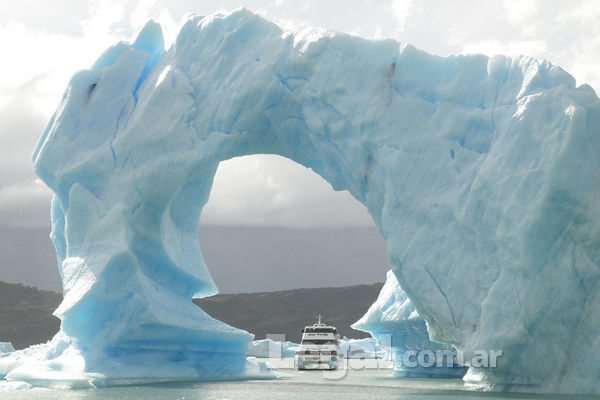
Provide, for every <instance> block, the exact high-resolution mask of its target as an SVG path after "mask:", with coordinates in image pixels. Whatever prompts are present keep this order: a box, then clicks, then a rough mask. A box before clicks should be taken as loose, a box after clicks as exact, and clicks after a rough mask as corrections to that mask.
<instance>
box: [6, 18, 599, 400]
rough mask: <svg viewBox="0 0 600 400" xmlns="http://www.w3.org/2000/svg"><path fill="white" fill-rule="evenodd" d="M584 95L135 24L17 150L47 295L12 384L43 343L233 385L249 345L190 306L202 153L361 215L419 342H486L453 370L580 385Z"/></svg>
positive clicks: (591, 137)
mask: <svg viewBox="0 0 600 400" xmlns="http://www.w3.org/2000/svg"><path fill="white" fill-rule="evenodd" d="M599 106H600V103H599V102H598V98H597V97H596V95H595V93H594V92H593V90H592V89H591V88H590V87H589V86H586V85H583V86H580V87H576V86H575V80H574V79H573V78H572V77H571V76H570V75H569V74H568V73H566V72H565V71H563V70H562V69H560V68H558V67H556V66H554V65H552V64H550V63H548V62H546V61H544V60H539V59H533V58H529V57H516V58H507V57H503V56H495V57H493V58H491V59H490V58H487V57H485V56H482V55H469V56H456V57H436V56H432V55H429V54H427V53H424V52H422V51H419V50H417V49H415V48H414V47H412V46H410V45H406V44H399V43H397V42H395V41H392V40H384V41H369V40H364V39H361V38H357V37H351V36H348V35H343V34H333V33H323V32H322V31H319V30H314V31H310V32H305V33H304V34H303V35H300V36H298V37H297V38H296V35H295V34H291V33H284V32H283V31H282V30H281V29H280V28H279V27H277V26H276V25H274V24H272V23H269V22H267V21H265V20H263V19H261V18H260V17H258V16H256V15H254V14H252V13H250V12H248V11H246V10H240V11H236V12H234V13H232V14H229V15H226V16H223V15H215V16H211V17H209V18H202V17H195V18H193V19H191V20H189V21H188V22H187V23H186V24H185V26H184V27H183V28H182V29H181V32H180V33H179V36H178V38H177V39H176V42H175V43H174V45H173V46H172V47H171V48H170V49H169V50H168V51H166V52H165V51H164V49H163V43H162V35H161V33H160V28H159V27H158V25H157V24H155V23H149V24H148V25H147V26H146V27H145V28H144V30H143V31H142V33H141V34H140V36H139V38H138V39H137V40H136V42H135V43H133V44H126V43H121V44H118V45H116V46H114V47H113V48H111V49H109V50H107V51H106V52H105V53H104V54H103V55H102V56H101V57H100V59H99V60H98V61H97V62H96V64H94V66H93V67H92V68H91V69H89V70H85V71H81V72H78V73H77V74H75V76H74V77H73V78H72V80H71V82H70V84H69V87H68V89H67V91H66V93H65V97H64V99H63V101H62V103H61V105H60V106H59V108H58V110H57V112H56V113H55V115H54V117H53V118H52V120H51V121H50V123H49V125H48V128H47V129H46V131H45V132H44V133H43V135H42V137H41V139H40V142H39V145H38V147H37V149H36V150H35V153H34V164H35V170H36V172H37V173H38V175H39V176H40V177H41V178H42V179H43V180H44V181H45V182H46V183H47V184H48V186H50V188H52V190H53V191H54V192H55V197H54V200H53V202H52V222H53V231H52V239H53V241H54V244H55V246H56V250H57V254H58V259H59V268H60V271H61V274H62V277H63V284H64V291H65V298H64V301H63V303H62V304H61V306H60V307H59V309H58V310H57V315H58V316H59V317H60V318H61V319H62V327H61V329H62V331H61V334H60V335H59V337H57V338H55V340H54V341H53V342H52V343H51V344H49V345H47V346H48V349H49V350H48V351H47V352H46V353H44V354H45V355H44V357H42V356H40V357H37V356H36V357H37V358H35V357H34V358H32V359H30V361H31V363H30V366H31V368H29V369H28V371H29V372H28V374H29V375H28V376H25V377H24V376H23V374H20V375H19V378H27V379H29V380H30V381H32V382H35V379H36V368H35V365H39V366H40V371H42V370H44V368H53V367H57V370H60V368H59V367H60V366H61V365H62V364H60V363H57V364H51V365H46V364H45V363H46V361H48V360H51V359H52V358H57V357H60V355H61V354H62V355H65V354H66V355H69V354H75V355H76V357H75V356H74V357H75V358H78V357H80V358H81V359H82V360H84V361H85V363H84V364H83V366H82V367H81V368H80V369H79V370H78V372H77V373H75V372H73V374H75V375H76V376H77V377H80V378H82V379H88V380H90V381H93V382H94V384H111V383H119V382H121V381H122V380H123V379H125V378H127V379H130V381H136V379H137V380H140V381H149V380H152V379H155V380H161V379H163V380H173V379H178V378H182V377H184V378H185V379H192V378H197V379H215V378H221V377H225V376H247V373H248V371H249V370H252V368H254V367H253V366H252V365H251V364H250V363H248V362H246V360H245V357H244V353H245V351H246V349H247V346H248V343H249V342H250V341H251V340H252V335H250V334H248V333H246V332H244V331H240V330H238V329H235V328H232V327H230V326H227V325H226V324H223V323H221V322H219V321H216V320H214V319H212V318H210V317H209V316H208V315H206V314H205V313H204V312H202V311H201V310H199V309H197V308H196V307H195V306H193V305H192V303H191V302H190V299H191V298H192V297H193V296H200V297H201V296H208V295H210V294H213V293H215V292H216V288H215V285H214V283H213V281H212V279H211V277H210V273H209V272H208V270H207V268H206V265H205V264H204V262H203V260H202V255H201V252H200V249H199V247H198V240H197V229H198V220H199V215H200V212H201V210H202V207H203V205H204V204H205V203H206V201H207V198H208V196H209V192H210V188H211V184H212V179H213V176H214V174H215V171H216V168H217V166H218V164H219V162H220V161H222V160H226V159H229V158H232V157H236V156H242V155H248V154H257V153H271V154H278V155H281V156H284V157H288V158H290V159H292V160H294V161H296V162H298V163H300V164H302V165H304V166H307V167H310V168H312V169H313V170H314V171H315V172H316V173H318V174H320V175H321V176H322V177H323V178H325V179H326V180H327V181H328V182H329V183H331V185H332V186H333V187H334V189H336V190H348V191H349V192H350V193H351V194H352V195H353V196H354V197H355V198H356V199H357V200H358V201H360V202H362V203H363V204H364V205H365V206H366V207H367V208H368V209H369V211H370V213H371V215H372V216H373V219H374V221H375V223H376V224H377V226H378V228H379V230H380V232H381V234H382V236H383V237H384V238H385V239H386V240H387V243H388V251H389V257H390V261H391V265H392V269H393V271H394V274H395V276H396V277H397V278H398V282H399V284H400V285H401V287H402V289H403V290H404V292H405V293H406V294H407V296H408V297H409V298H410V300H411V302H412V304H413V305H414V307H415V309H416V310H417V311H418V313H419V314H420V315H421V316H422V317H423V318H424V320H425V321H426V322H427V325H428V328H429V334H430V335H431V339H432V340H434V341H436V342H444V343H447V344H452V345H453V346H455V347H456V348H457V349H459V350H462V351H463V352H464V353H465V357H467V358H468V357H469V354H470V353H472V352H473V351H475V350H477V349H502V350H503V351H504V355H503V357H502V358H501V359H500V364H499V366H498V368H496V369H493V370H491V369H490V370H482V371H479V372H478V373H477V374H469V375H468V376H470V379H479V380H480V381H481V382H484V383H487V384H489V385H490V386H491V387H493V388H495V389H502V388H506V389H512V390H532V391H549V392H594V393H598V392H600V383H599V382H600V370H598V368H596V361H597V360H596V356H595V354H597V352H598V350H600V321H599V311H600V304H599V302H600V298H599V295H598V293H599V291H598V287H597V284H598V277H599V272H600V270H599V268H598V261H599V256H600V246H598V243H599V238H600V224H599V223H598V222H599V212H598V199H599V198H600V193H599V190H598V188H599V185H598V180H599V179H600V174H599V173H598V171H599V168H598V167H599V165H598V162H599V160H600V158H599V157H598V150H597V149H598V148H600V146H599V144H600V143H598V141H599V138H600V136H599V132H598V131H599V126H600V120H599V115H600V114H599V112H600V111H599ZM340 273H343V271H340ZM63 344H64V346H63ZM50 349H55V350H56V351H54V350H53V351H50ZM67 349H70V350H68V351H67ZM69 351H72V353H69ZM36 354H37V353H36ZM19 357H20V359H21V360H24V359H25V358H27V357H26V356H25V353H24V352H15V353H12V354H11V355H10V356H8V357H4V358H1V359H0V374H2V375H6V376H7V378H11V374H13V375H18V374H17V373H16V372H15V370H16V369H18V366H17V367H15V365H16V364H15V363H12V364H11V362H12V361H14V360H16V359H17V358H19ZM6 360H12V361H9V362H7V361H6ZM35 360H38V361H36V362H37V363H38V364H35V362H34V361H35ZM23 362H24V361H23ZM157 365H160V366H161V368H156V366H157ZM114 366H119V367H118V368H114ZM162 367H164V368H162ZM73 368H74V367H73ZM40 374H41V375H44V374H43V373H40ZM53 376H54V377H55V379H57V380H60V377H59V375H53ZM28 377H29V378H28ZM15 379H16V377H15Z"/></svg>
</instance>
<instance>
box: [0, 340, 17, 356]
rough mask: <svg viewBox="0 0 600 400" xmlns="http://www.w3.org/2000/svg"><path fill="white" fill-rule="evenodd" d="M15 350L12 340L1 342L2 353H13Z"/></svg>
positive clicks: (0, 351) (0, 350)
mask: <svg viewBox="0 0 600 400" xmlns="http://www.w3.org/2000/svg"><path fill="white" fill-rule="evenodd" d="M13 351H15V348H14V347H13V345H12V343H10V342H0V354H2V353H12V352H13Z"/></svg>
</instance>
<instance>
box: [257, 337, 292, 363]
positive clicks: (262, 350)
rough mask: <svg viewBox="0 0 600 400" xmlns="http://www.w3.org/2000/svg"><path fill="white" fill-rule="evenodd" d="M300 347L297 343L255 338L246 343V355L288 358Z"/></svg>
mask: <svg viewBox="0 0 600 400" xmlns="http://www.w3.org/2000/svg"><path fill="white" fill-rule="evenodd" d="M299 348H300V345H299V344H298V343H293V342H279V341H274V340H271V339H261V340H255V341H253V342H251V343H250V344H249V345H248V351H247V352H246V355H247V356H249V357H259V358H277V359H279V358H290V357H294V354H295V353H296V351H297V350H298V349H299Z"/></svg>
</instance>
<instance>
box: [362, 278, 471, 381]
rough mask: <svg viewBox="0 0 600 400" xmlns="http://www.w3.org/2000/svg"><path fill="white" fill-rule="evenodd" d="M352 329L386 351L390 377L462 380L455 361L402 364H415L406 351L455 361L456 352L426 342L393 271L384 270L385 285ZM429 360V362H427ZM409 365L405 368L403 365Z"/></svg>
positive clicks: (421, 323)
mask: <svg viewBox="0 0 600 400" xmlns="http://www.w3.org/2000/svg"><path fill="white" fill-rule="evenodd" d="M352 328H354V329H357V330H361V331H364V332H368V333H370V334H371V336H372V337H373V338H374V339H375V340H376V341H377V343H378V344H379V346H381V347H383V348H384V349H386V351H387V352H388V353H389V357H390V358H391V359H392V360H393V362H394V376H397V377H402V378H462V377H463V376H464V375H465V373H466V372H467V369H466V367H464V366H462V365H459V364H458V363H457V362H454V361H453V362H452V365H448V362H447V361H446V359H444V358H443V357H440V360H439V364H440V365H439V366H438V365H437V363H438V362H437V361H438V360H437V359H436V358H433V359H432V362H434V361H435V363H433V365H426V366H423V365H418V364H417V363H415V364H417V365H414V366H412V365H410V364H411V363H410V362H409V363H405V362H403V361H405V360H409V361H416V360H415V356H411V357H412V358H409V357H408V355H409V354H407V351H411V350H416V351H422V350H427V351H430V352H431V354H432V355H434V356H435V355H436V352H437V354H439V355H440V356H445V357H452V358H455V356H456V352H455V351H454V348H452V346H450V345H444V344H441V343H434V342H432V341H431V340H429V333H428V331H427V324H426V322H425V320H424V319H423V318H422V317H421V316H420V315H419V313H418V312H417V310H416V309H415V306H414V305H413V304H412V303H411V302H410V300H409V299H408V297H407V296H406V293H404V291H403V290H402V288H401V287H400V284H399V283H398V279H396V275H394V272H393V271H391V270H390V271H388V273H387V276H386V280H385V284H384V285H383V288H381V292H380V293H379V296H378V297H377V300H375V302H374V303H373V304H372V305H371V307H369V309H368V310H367V312H366V313H365V315H363V316H362V318H361V319H359V320H358V321H356V322H355V323H354V324H352ZM427 361H429V360H427ZM407 364H409V365H407Z"/></svg>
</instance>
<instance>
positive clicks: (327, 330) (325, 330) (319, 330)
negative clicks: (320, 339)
mask: <svg viewBox="0 0 600 400" xmlns="http://www.w3.org/2000/svg"><path fill="white" fill-rule="evenodd" d="M306 332H310V333H336V332H335V330H334V329H331V328H307V329H306Z"/></svg>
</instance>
